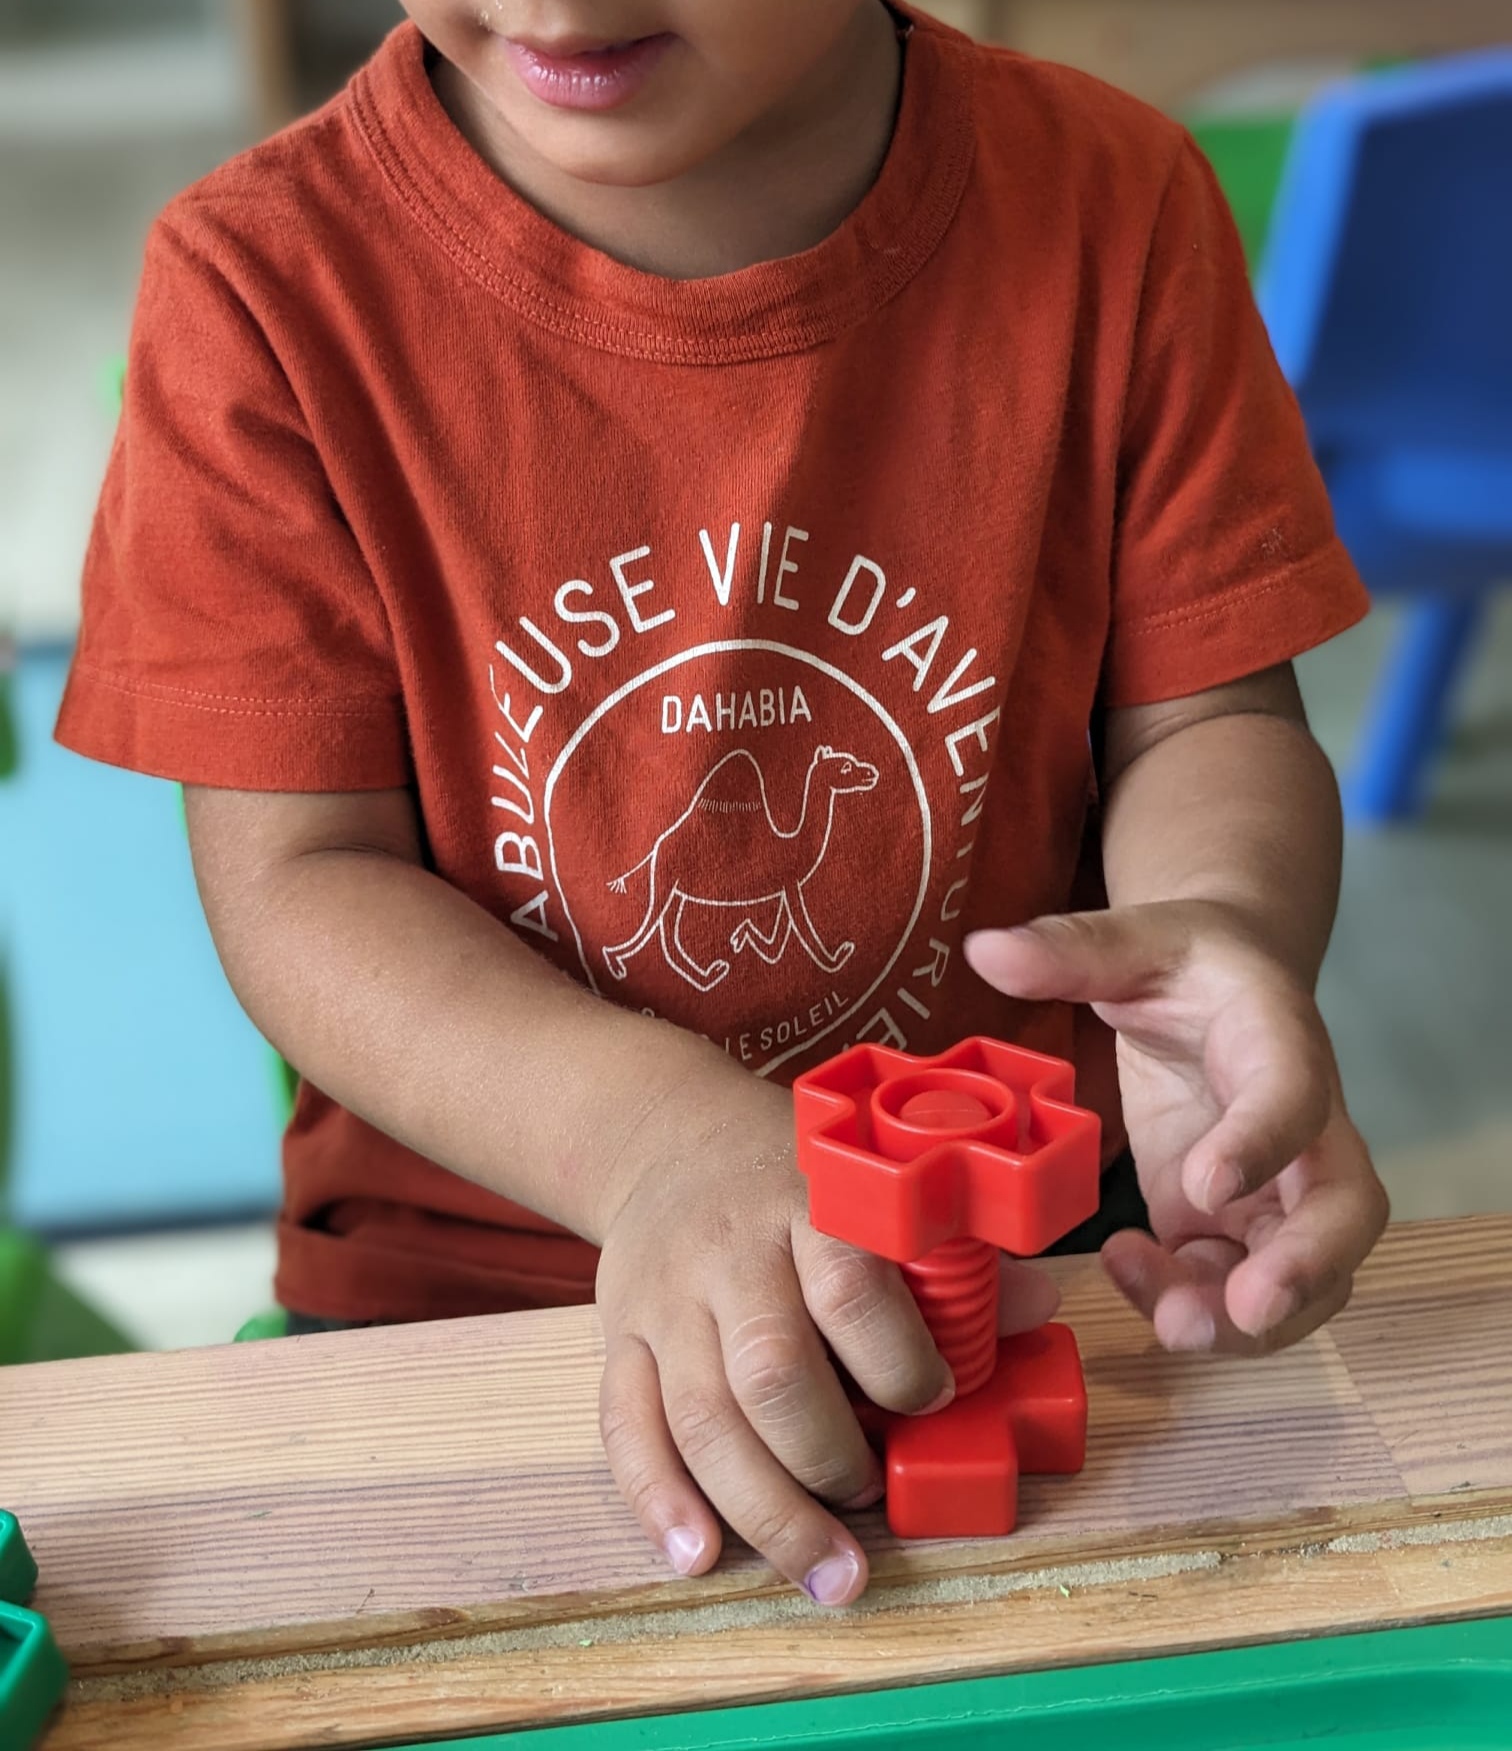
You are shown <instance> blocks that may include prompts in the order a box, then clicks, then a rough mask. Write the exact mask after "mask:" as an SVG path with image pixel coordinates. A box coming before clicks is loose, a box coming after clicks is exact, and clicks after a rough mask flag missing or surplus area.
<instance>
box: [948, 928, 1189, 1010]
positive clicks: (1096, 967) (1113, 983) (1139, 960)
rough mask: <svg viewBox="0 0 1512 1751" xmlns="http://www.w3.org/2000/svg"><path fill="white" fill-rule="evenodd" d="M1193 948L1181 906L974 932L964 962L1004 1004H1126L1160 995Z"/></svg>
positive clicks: (967, 939) (968, 938) (968, 940)
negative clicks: (1019, 1001)
mask: <svg viewBox="0 0 1512 1751" xmlns="http://www.w3.org/2000/svg"><path fill="white" fill-rule="evenodd" d="M1190 941H1191V932H1190V930H1189V928H1188V927H1187V925H1186V924H1185V923H1184V922H1183V918H1182V913H1181V908H1180V907H1179V906H1174V907H1161V906H1122V907H1113V908H1111V909H1110V910H1108V911H1104V912H1067V913H1058V914H1052V915H1050V916H1047V917H1043V918H1035V919H1033V920H1032V921H1031V922H1030V923H1028V924H1021V925H1019V926H1017V927H1016V928H1015V929H1012V930H977V931H973V932H972V934H971V935H970V936H968V937H967V938H966V959H967V961H968V963H969V964H970V966H971V969H972V971H973V972H975V973H976V974H977V976H978V977H979V978H982V979H985V980H986V981H987V983H988V984H989V985H991V986H992V987H993V988H994V989H995V990H998V991H1001V992H1003V993H1004V995H1005V996H1009V997H1022V998H1029V999H1034V1000H1036V1001H1046V1000H1051V999H1057V1000H1060V1001H1063V1002H1070V1003H1125V1002H1128V1001H1130V1000H1132V999H1134V998H1136V997H1141V996H1144V995H1146V994H1147V993H1149V992H1150V991H1152V990H1154V989H1157V988H1158V987H1159V986H1160V985H1161V984H1162V982H1163V981H1164V980H1165V979H1166V978H1167V976H1168V975H1169V973H1170V971H1171V969H1172V968H1173V967H1175V966H1176V965H1178V964H1179V963H1180V961H1181V958H1182V956H1183V955H1185V953H1186V952H1187V949H1188V947H1189V946H1190Z"/></svg>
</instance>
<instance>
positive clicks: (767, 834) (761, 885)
mask: <svg viewBox="0 0 1512 1751" xmlns="http://www.w3.org/2000/svg"><path fill="white" fill-rule="evenodd" d="M877 777H878V773H877V768H876V767H875V766H873V765H871V764H870V763H869V762H867V761H865V760H862V759H860V758H859V757H858V756H856V755H854V754H847V753H843V752H838V751H836V750H835V749H833V748H830V747H825V746H820V747H818V748H816V749H815V751H814V755H813V759H812V760H811V761H810V763H809V768H808V774H807V777H806V778H805V780H804V785H803V794H802V797H801V799H800V801H799V804H798V808H797V811H796V820H795V821H794V823H793V825H792V826H791V827H789V828H784V827H782V826H781V825H779V824H778V820H777V818H776V817H775V816H774V814H773V811H772V804H771V800H770V798H769V797H768V795H767V783H766V775H765V773H764V772H763V771H762V767H761V763H760V761H758V760H757V758H756V756H755V755H754V754H752V753H751V752H750V751H749V750H748V749H745V748H736V749H734V750H732V751H731V752H730V753H728V754H726V755H725V756H724V758H723V759H722V760H720V761H718V762H717V764H716V765H714V766H713V767H712V768H711V769H710V771H709V772H708V773H707V775H706V776H705V777H704V779H703V781H702V782H701V783H700V784H699V786H698V788H697V790H696V791H695V792H694V794H693V798H692V800H691V801H690V802H689V804H688V806H687V807H686V808H685V809H684V810H683V812H682V813H681V814H680V815H679V816H678V817H677V819H676V820H675V821H674V822H673V823H672V825H671V826H670V827H668V828H667V829H666V830H665V831H664V832H663V833H661V834H660V836H659V837H658V838H657V840H656V842H655V843H654V844H653V845H652V847H651V849H650V850H649V851H648V852H647V853H646V855H645V856H644V857H643V858H642V859H641V860H640V862H639V863H637V864H636V865H635V866H634V868H632V869H630V870H628V871H626V872H625V874H623V875H621V876H619V877H618V878H616V879H615V880H614V881H612V882H611V883H610V884H609V886H610V889H611V891H612V892H614V893H616V894H626V893H629V892H630V891H631V889H632V888H635V889H636V891H637V892H639V891H640V889H641V888H642V887H643V888H644V890H645V893H646V909H645V913H644V915H643V917H642V918H641V921H640V924H639V925H638V927H637V928H636V930H635V931H634V932H633V933H632V934H631V935H630V936H628V937H627V938H626V939H625V940H624V941H623V942H619V943H615V944H613V945H612V946H611V947H607V948H605V949H604V951H603V957H604V964H605V966H606V967H607V968H608V969H609V972H610V974H611V976H612V977H613V978H614V979H616V980H620V981H623V980H624V978H625V977H626V973H627V963H628V962H629V961H630V960H632V959H633V958H634V957H635V956H636V955H639V954H641V953H643V952H644V951H645V950H647V949H648V948H650V947H651V946H652V945H653V944H654V945H655V946H656V948H657V949H658V951H659V952H660V954H661V955H662V957H663V958H664V959H665V961H666V963H667V965H668V966H669V967H670V968H671V969H672V970H673V972H675V973H677V974H678V975H679V976H680V977H681V978H683V979H685V980H686V981H687V982H688V984H690V985H691V986H693V988H694V989H695V990H696V991H702V992H707V991H712V990H713V989H714V988H715V987H716V986H717V985H719V984H721V983H722V982H723V981H724V980H725V979H726V978H728V976H729V973H730V965H731V962H730V960H728V959H725V958H724V957H723V956H721V957H720V958H717V959H715V960H712V961H710V962H709V963H708V964H706V965H705V964H702V963H700V962H699V961H698V960H697V958H696V957H695V956H694V955H693V954H692V953H690V952H689V950H688V948H687V946H686V945H685V943H684V940H683V935H682V924H683V919H684V915H685V914H686V912H687V911H688V908H689V907H697V908H713V909H716V910H720V911H723V912H726V913H730V914H733V915H734V923H733V927H732V928H731V930H730V933H729V939H728V940H729V951H730V954H731V955H732V956H736V955H741V954H744V953H746V952H750V953H751V954H754V955H756V956H757V957H758V958H759V959H761V960H762V961H764V962H765V963H766V964H767V965H768V966H770V967H775V966H777V965H778V964H779V963H780V962H781V961H782V959H783V957H784V956H785V955H786V954H787V953H788V951H789V949H790V948H791V947H793V945H794V944H796V945H797V946H798V948H800V949H801V950H802V951H803V952H804V953H805V954H806V955H807V956H808V957H809V959H810V960H811V961H812V962H813V963H814V965H815V966H816V967H817V968H818V969H819V970H820V971H821V972H824V973H831V974H833V973H838V972H839V971H840V969H841V968H842V967H844V966H845V964H846V962H847V961H848V960H849V959H850V958H851V956H852V955H853V954H854V953H855V949H856V945H855V943H854V942H853V941H849V940H845V941H840V942H837V943H835V944H834V945H833V947H831V946H830V945H829V944H827V943H826V942H825V940H824V936H823V934H822V932H821V930H820V928H819V926H818V925H817V924H816V922H815V920H814V918H813V917H812V915H811V914H810V911H809V905H808V900H807V897H806V894H805V888H806V886H807V884H808V883H809V881H810V880H811V879H812V878H813V877H814V876H815V875H816V874H817V873H818V871H819V869H820V867H821V865H822V864H823V863H824V860H825V857H826V855H827V853H828V851H829V848H830V842H831V838H832V836H833V831H834V824H835V812H836V809H837V807H839V806H840V799H841V798H842V797H847V796H859V795H861V794H864V793H866V792H868V791H872V790H874V789H875V788H876V784H877ZM788 818H789V819H792V816H791V815H790V816H789V817H788ZM764 925H765V926H768V928H763V926H764Z"/></svg>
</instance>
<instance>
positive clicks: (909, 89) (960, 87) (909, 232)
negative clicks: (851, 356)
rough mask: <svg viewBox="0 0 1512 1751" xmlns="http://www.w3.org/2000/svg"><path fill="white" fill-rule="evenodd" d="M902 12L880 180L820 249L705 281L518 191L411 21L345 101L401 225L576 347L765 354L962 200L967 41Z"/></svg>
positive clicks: (825, 317)
mask: <svg viewBox="0 0 1512 1751" xmlns="http://www.w3.org/2000/svg"><path fill="white" fill-rule="evenodd" d="M900 15H902V16H903V17H904V18H905V22H906V24H907V25H908V26H909V27H910V28H909V31H908V48H907V54H906V58H905V59H906V64H905V68H904V73H903V88H902V95H901V99H900V102H899V108H898V118H897V123H896V126H895V128H894V132H893V139H892V143H891V146H890V147H889V149H888V153H887V157H886V159H885V161H884V163H883V166H882V169H881V172H880V173H879V175H878V177H877V180H876V182H875V183H874V184H873V185H872V187H871V189H870V190H869V191H868V193H867V194H866V195H865V197H864V198H863V199H862V201H861V202H860V204H859V205H858V206H857V207H856V209H855V210H854V211H853V212H852V213H851V214H850V216H849V217H848V218H847V219H846V220H845V221H844V222H843V223H842V224H841V225H840V226H839V227H838V228H837V229H836V230H835V231H833V232H832V233H831V234H830V235H829V236H828V237H826V238H825V239H824V240H823V241H822V242H821V243H819V244H817V245H816V246H815V247H814V248H813V249H809V250H806V251H804V252H803V253H802V254H800V255H795V256H789V257H785V258H784V259H782V260H779V261H772V262H762V263H759V264H757V265H756V266H754V267H749V268H743V269H741V270H739V271H738V272H735V273H730V274H723V275H720V276H718V277H717V278H713V279H699V280H671V279H665V278H662V277H661V276H658V275H656V274H650V273H646V272H643V271H642V270H640V269H637V268H632V267H627V266H626V265H624V264H623V263H621V262H617V261H615V260H613V258H611V257H610V256H607V255H605V254H604V253H603V252H602V251H600V250H597V249H594V248H593V247H592V246H591V245H589V244H586V243H583V242H581V241H580V240H578V239H577V238H574V237H572V236H571V235H570V234H569V233H567V232H565V231H563V230H562V229H561V228H560V227H559V226H557V225H556V224H554V223H553V222H552V221H551V220H550V219H548V218H546V217H545V216H544V215H543V214H541V213H539V212H538V211H537V210H536V209H535V208H534V207H532V206H531V205H530V204H529V203H528V202H527V201H525V200H524V199H522V198H521V197H520V196H519V195H517V194H516V193H515V192H514V191H513V190H512V189H511V188H510V187H509V186H508V184H507V183H505V182H503V181H502V180H501V178H500V177H499V176H498V175H497V174H496V173H495V172H494V171H493V170H492V169H491V168H490V167H489V165H487V164H486V163H485V162H484V161H483V159H482V158H481V157H480V156H479V155H478V153H477V152H476V151H475V150H474V148H473V147H472V146H471V144H470V143H469V142H468V141H467V140H466V139H465V138H464V137H463V135H462V134H461V132H460V131H459V130H458V128H457V127H456V125H455V123H454V122H453V121H452V119H451V117H450V116H449V115H448V114H447V113H446V110H445V108H444V106H443V105H442V103H441V101H440V99H439V98H438V97H437V95H436V93H435V91H434V90H433V88H432V86H431V82H430V77H429V74H428V72H427V68H426V52H427V49H426V43H425V39H424V38H423V37H422V36H421V34H420V32H419V30H418V29H417V28H416V27H415V26H414V25H413V24H411V23H405V24H402V25H400V26H399V27H398V28H397V29H396V30H395V31H394V32H393V33H392V35H391V36H390V37H389V39H388V40H387V42H386V43H385V44H384V45H383V47H382V48H381V49H380V50H379V52H378V54H377V55H376V56H375V57H374V58H373V60H372V61H370V62H369V63H368V65H367V66H366V67H365V68H364V69H363V70H362V72H361V73H359V74H358V75H357V77H356V79H355V80H354V81H353V82H352V85H351V87H350V91H349V96H348V101H349V103H350V105H351V110H352V114H353V116H354V118H355V121H356V124H357V126H358V128H359V130H360V131H361V133H362V135H363V137H364V138H365V140H366V141H367V143H368V146H369V148H370V149H371V151H372V152H373V154H374V157H375V158H376V159H377V162H378V164H379V167H380V169H381V171H382V173H383V175H384V177H385V179H386V181H387V182H388V184H389V187H390V189H391V190H392V192H393V194H394V195H395V197H396V198H397V199H398V200H399V201H400V202H401V203H402V204H403V206H404V207H405V208H406V209H407V211H408V214H409V216H410V218H411V219H412V220H413V221H414V222H415V223H416V224H418V225H419V226H420V227H421V229H422V230H424V231H425V232H426V233H428V235H429V237H430V239H431V241H432V243H433V244H435V245H437V246H438V247H440V248H441V249H443V250H444V251H445V252H446V253H447V254H448V255H449V256H450V257H451V258H452V261H453V262H454V264H455V265H456V266H457V267H458V268H459V269H461V270H462V271H463V272H465V273H467V274H469V275H470V276H471V277H472V278H473V279H474V280H476V281H478V282H479V283H480V284H482V285H483V286H485V287H486V288H487V289H488V290H489V291H491V292H492V293H494V294H495V295H496V296H497V297H498V298H499V299H500V300H501V301H502V302H504V303H505V304H507V305H509V306H510V307H511V308H513V309H514V310H515V311H516V312H517V313H518V314H520V315H522V316H525V317H527V318H529V319H530V320H531V321H533V322H536V323H538V324H540V325H541V326H542V327H545V328H549V329H552V330H555V331H556V332H558V333H560V334H562V335H564V336H566V337H568V338H570V339H573V340H576V341H578V342H580V343H581V344H583V345H585V346H591V347H596V348H599V349H601V350H603V351H606V352H614V353H621V354H628V355H631V356H635V357H640V358H650V359H662V360H665V361H667V362H669V363H687V364H697V363H715V362H729V361H737V360H741V359H756V358H770V357H774V356H777V355H779V354H782V353H791V352H799V351H802V350H805V349H807V348H809V347H813V346H816V345H819V344H821V343H823V342H824V341H826V340H829V339H832V338H833V337H834V336H835V335H836V334H838V333H840V332H841V331H842V330H844V329H846V328H848V327H850V326H852V325H854V324H856V323H858V322H860V321H863V320H864V319H865V318H866V317H867V316H868V315H870V314H871V313H872V312H873V311H874V310H876V309H878V308H879V307H880V306H881V305H882V304H884V303H886V302H887V301H888V300H889V299H890V298H892V297H894V296H896V294H897V293H898V292H899V291H900V290H901V289H902V288H903V286H905V285H906V284H907V283H908V281H909V280H910V279H912V278H913V276H914V275H915V274H916V273H917V272H918V271H919V269H920V268H921V267H922V266H923V265H924V263H925V262H926V261H927V260H928V259H929V257H930V256H931V254H933V252H934V250H935V248H936V247H937V246H938V244H939V242H940V240H941V238H942V237H943V236H944V234H945V232H946V230H947V229H948V227H949V225H950V222H951V220H952V218H953V217H954V214H955V211H956V208H957V206H958V204H959V202H960V199H961V194H962V191H963V190H964V188H965V184H966V179H967V175H968V173H969V170H970V164H971V150H972V139H973V129H972V125H971V91H970V84H971V77H972V55H971V51H970V45H969V43H968V42H967V39H965V38H964V37H961V36H959V35H958V34H957V33H955V32H953V31H949V30H946V29H944V28H943V27H941V26H938V25H935V24H934V23H933V22H932V21H929V20H926V19H923V18H920V17H918V16H917V15H915V14H912V13H902V12H901V9H900Z"/></svg>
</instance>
